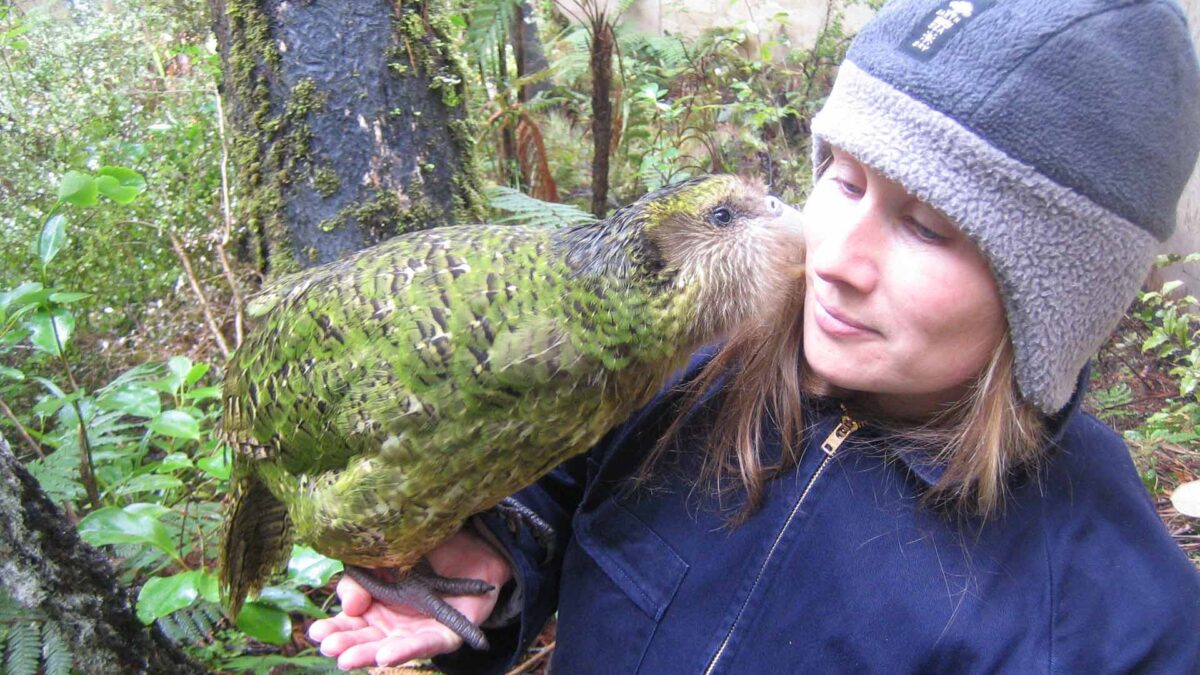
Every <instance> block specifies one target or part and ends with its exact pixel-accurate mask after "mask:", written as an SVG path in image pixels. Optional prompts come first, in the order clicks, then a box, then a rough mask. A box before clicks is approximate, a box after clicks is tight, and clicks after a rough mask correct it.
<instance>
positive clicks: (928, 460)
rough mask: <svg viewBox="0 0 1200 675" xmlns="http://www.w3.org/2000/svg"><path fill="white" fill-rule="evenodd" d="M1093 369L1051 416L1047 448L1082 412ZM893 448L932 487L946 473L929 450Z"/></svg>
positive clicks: (1089, 366) (1085, 372)
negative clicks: (1063, 405) (1068, 399)
mask: <svg viewBox="0 0 1200 675" xmlns="http://www.w3.org/2000/svg"><path fill="white" fill-rule="evenodd" d="M1091 370H1092V364H1091V362H1090V361H1089V362H1088V363H1087V364H1086V365H1084V367H1083V370H1081V371H1080V372H1079V377H1078V378H1076V380H1075V393H1073V394H1071V400H1070V401H1068V402H1067V405H1066V407H1064V408H1063V409H1062V410H1060V411H1059V412H1058V414H1056V415H1054V416H1053V417H1051V418H1050V421H1049V424H1048V425H1047V430H1048V431H1049V432H1050V433H1049V438H1048V439H1047V441H1046V447H1047V448H1052V447H1054V446H1056V445H1058V443H1059V441H1060V440H1062V437H1063V435H1064V434H1066V431H1067V427H1068V426H1069V424H1070V422H1071V420H1072V419H1074V418H1075V416H1076V415H1079V414H1081V413H1080V412H1079V411H1080V407H1081V406H1082V405H1083V394H1084V392H1086V391H1087V384H1088V380H1089V378H1090V376H1091ZM893 448H894V449H898V450H900V451H899V452H896V453H895V454H896V457H897V459H899V461H900V462H901V463H903V464H904V465H905V466H906V467H908V470H909V471H910V472H912V474H913V475H914V476H916V477H917V478H918V479H920V480H921V482H923V483H925V484H926V485H928V486H930V487H932V486H933V485H935V484H937V482H938V481H939V480H941V479H942V475H943V474H944V473H946V465H945V464H944V463H942V462H937V461H935V460H934V459H933V458H932V457H930V455H929V453H927V452H922V451H920V450H917V449H916V448H912V449H911V451H909V448H904V447H903V446H901V447H900V448H895V446H893Z"/></svg>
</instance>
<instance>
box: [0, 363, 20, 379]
mask: <svg viewBox="0 0 1200 675" xmlns="http://www.w3.org/2000/svg"><path fill="white" fill-rule="evenodd" d="M0 375H3V376H5V377H7V378H9V379H10V380H17V381H18V382H20V381H22V380H24V379H25V373H22V372H21V371H19V370H17V369H16V368H9V367H8V366H0Z"/></svg>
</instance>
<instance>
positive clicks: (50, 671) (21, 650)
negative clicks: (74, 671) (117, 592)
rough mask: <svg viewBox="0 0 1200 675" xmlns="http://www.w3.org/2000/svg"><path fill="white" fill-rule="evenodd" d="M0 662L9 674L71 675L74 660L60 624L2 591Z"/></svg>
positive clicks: (0, 595) (0, 605)
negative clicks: (26, 607) (47, 618)
mask: <svg viewBox="0 0 1200 675" xmlns="http://www.w3.org/2000/svg"><path fill="white" fill-rule="evenodd" d="M0 663H3V664H4V672H5V673H6V675H35V674H37V673H43V674H44V675H69V674H70V672H71V666H72V659H71V652H70V649H69V646H68V644H67V639H66V636H65V635H63V633H62V630H61V629H60V628H59V627H58V624H56V623H54V622H53V621H47V620H46V617H45V616H42V615H41V614H39V613H37V612H33V611H31V610H28V609H25V608H23V607H21V606H19V605H17V604H16V603H14V602H13V601H12V600H11V599H10V598H8V597H7V596H5V595H4V594H3V593H0Z"/></svg>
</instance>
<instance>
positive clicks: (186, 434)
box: [150, 410, 200, 440]
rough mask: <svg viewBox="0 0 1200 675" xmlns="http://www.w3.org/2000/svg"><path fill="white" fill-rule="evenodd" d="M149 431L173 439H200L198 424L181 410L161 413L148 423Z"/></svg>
mask: <svg viewBox="0 0 1200 675" xmlns="http://www.w3.org/2000/svg"><path fill="white" fill-rule="evenodd" d="M150 430H151V431H153V432H155V433H158V434H162V435H164V436H173V437H175V438H187V439H193V440H194V439H197V438H199V437H200V423H199V422H198V421H196V418H195V417H192V416H191V415H189V414H187V413H186V412H184V411H182V410H168V411H166V412H164V413H162V414H161V415H159V416H158V417H156V418H154V421H153V422H151V423H150Z"/></svg>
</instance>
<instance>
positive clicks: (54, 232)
mask: <svg viewBox="0 0 1200 675" xmlns="http://www.w3.org/2000/svg"><path fill="white" fill-rule="evenodd" d="M145 187H146V185H145V182H144V180H142V178H141V175H140V174H138V173H137V172H135V171H132V170H130V169H126V168H123V167H103V168H101V169H100V170H97V171H96V172H94V173H92V172H84V171H72V172H69V173H67V174H66V175H64V176H63V178H62V180H61V181H60V182H59V186H58V189H57V192H56V193H55V194H56V195H57V200H56V201H55V202H54V204H53V205H52V206H51V208H50V209H48V211H47V216H46V217H45V218H43V224H42V228H41V230H40V232H39V233H38V234H37V235H36V237H35V240H34V241H33V242H32V246H31V247H30V248H29V249H26V250H32V252H33V254H34V256H35V257H36V261H37V263H38V265H37V275H38V279H39V280H38V281H28V280H27V281H23V282H21V283H19V284H17V285H16V286H15V287H12V288H8V289H4V290H2V291H0V356H3V357H5V361H6V362H10V363H14V364H15V363H18V361H17V360H15V359H10V358H8V357H10V356H12V355H14V354H19V353H22V352H25V353H26V354H32V355H33V356H28V357H27V358H25V359H24V360H23V361H22V362H21V363H20V365H13V366H8V365H6V366H4V368H3V370H0V377H2V378H3V379H2V380H0V382H2V384H0V393H6V394H7V393H16V394H17V395H16V396H15V397H14V398H15V399H18V400H21V399H29V398H30V397H31V396H32V400H33V401H34V404H33V405H32V407H31V408H30V410H29V411H28V416H26V417H25V419H24V420H23V421H22V420H20V419H18V420H17V423H18V424H20V425H21V429H20V430H21V431H22V432H23V434H24V436H25V437H27V438H29V439H30V440H31V441H32V443H33V444H34V445H35V446H36V447H32V448H30V447H26V448H25V449H24V451H25V454H26V455H27V457H26V459H27V460H28V461H27V467H28V468H29V470H30V472H31V473H32V474H33V475H34V476H35V477H36V478H37V479H38V480H39V482H40V483H41V485H42V487H43V489H44V490H45V491H46V492H47V494H48V495H49V496H50V497H51V498H52V499H54V500H55V501H58V502H67V503H69V504H73V505H74V507H75V508H76V509H77V510H78V511H81V512H84V513H85V514H86V515H84V516H83V517H82V518H81V519H80V521H79V526H78V529H79V534H80V536H81V538H82V539H83V540H84V541H86V542H88V543H90V544H92V545H94V546H103V547H107V546H111V547H113V551H114V554H115V558H116V560H117V564H118V570H119V572H120V574H121V576H122V578H124V579H126V580H127V581H128V582H129V583H130V584H131V586H133V587H134V588H138V589H139V590H138V591H137V594H136V595H137V602H136V611H137V616H138V618H139V619H141V620H142V622H143V623H146V624H150V623H154V622H158V623H159V624H160V626H162V629H163V630H164V631H165V632H166V633H167V634H168V635H172V636H177V638H178V639H179V640H180V642H181V643H182V644H183V645H184V647H185V648H187V649H191V650H192V651H193V652H194V653H195V654H196V655H197V656H199V657H201V658H205V659H207V660H208V661H209V662H210V663H213V664H215V665H220V664H221V663H223V662H224V661H225V660H226V659H228V658H230V655H231V654H232V655H237V654H240V653H241V652H242V651H243V650H244V649H245V648H246V646H247V645H249V644H251V643H253V642H254V641H258V642H263V643H269V644H273V645H286V644H289V643H291V641H292V632H293V624H292V620H291V614H292V613H296V614H299V615H303V616H309V617H323V616H324V612H322V611H321V610H320V609H319V608H318V607H317V606H316V605H315V604H314V603H313V602H312V601H311V600H309V599H308V597H307V596H306V595H305V594H304V592H303V591H302V590H301V586H302V585H315V586H317V587H322V586H324V585H326V584H327V583H328V582H329V578H330V576H331V575H332V574H334V573H335V572H337V571H339V570H340V569H341V566H340V564H339V563H336V562H335V561H330V560H328V559H325V558H323V557H321V556H319V555H318V554H316V553H315V552H313V551H311V550H308V549H302V550H297V552H296V560H295V561H294V564H293V567H292V570H293V571H292V572H291V574H290V575H289V577H288V579H287V580H286V581H285V582H283V583H282V584H280V585H277V586H271V587H268V588H267V589H265V590H264V592H263V594H262V596H261V597H260V598H259V599H258V600H257V601H255V602H251V603H248V604H247V606H246V608H245V610H243V612H242V613H241V614H240V615H239V616H238V617H237V619H236V621H235V622H234V624H233V627H229V625H228V622H227V621H226V620H224V619H223V617H222V615H221V612H220V609H219V606H218V604H217V603H218V602H219V601H220V597H219V593H218V584H217V579H216V576H215V574H214V573H213V571H212V568H213V566H214V564H215V562H214V560H215V554H216V540H217V535H218V532H219V530H220V525H221V507H220V500H221V498H222V497H223V495H224V494H225V493H226V492H227V491H228V481H229V460H228V451H227V450H226V449H225V448H224V447H223V446H222V445H221V443H220V439H219V434H218V433H217V422H218V420H219V418H220V406H219V397H220V387H219V385H218V383H217V381H216V380H215V379H213V378H212V374H211V367H210V365H209V364H208V363H195V362H193V361H192V360H191V359H190V358H188V357H186V356H181V355H176V356H171V357H169V358H167V359H165V361H151V362H148V363H143V364H141V365H137V366H134V367H133V368H130V369H128V370H126V371H125V372H123V373H120V374H119V375H117V376H116V377H114V378H112V379H111V380H109V381H108V382H105V383H103V384H101V385H99V386H96V387H94V388H91V389H89V388H87V387H85V386H83V385H81V384H80V383H79V381H78V379H77V378H76V377H75V375H74V373H75V372H76V370H77V368H78V362H79V361H80V360H82V359H83V358H86V357H85V356H84V355H81V354H80V353H79V352H78V351H77V350H76V349H75V348H74V342H73V341H72V337H73V334H74V327H75V316H76V312H77V311H78V308H79V305H78V304H77V303H79V301H81V300H83V299H85V298H86V297H88V294H84V293H79V292H77V291H74V290H72V289H70V288H69V287H65V286H63V285H61V284H60V276H59V274H60V272H59V265H60V263H61V262H62V257H61V256H60V255H59V253H60V252H61V251H63V250H65V246H66V243H67V242H68V241H69V238H70V236H71V235H73V234H74V232H73V230H71V231H69V230H68V228H67V225H66V223H67V222H69V221H70V220H72V219H73V218H74V217H76V216H77V215H78V212H79V211H80V210H84V209H93V210H94V209H97V208H100V209H103V208H116V206H114V205H123V204H128V203H130V202H131V201H133V200H135V199H136V198H137V197H138V196H139V195H140V194H141V193H142V192H143V190H145ZM30 368H36V369H37V370H38V371H43V372H47V376H42V375H37V374H35V373H34V372H33V371H29V369H30ZM27 371H29V372H27ZM22 388H33V390H34V393H33V394H32V395H26V394H23V393H22ZM18 449H20V446H18ZM3 609H4V608H3V607H0V610H3ZM14 611H15V610H14ZM0 613H2V611H0ZM2 619H3V617H2V616H0V626H4V625H5V624H4V623H3V621H2ZM0 644H2V645H3V647H4V655H3V662H4V664H5V670H6V672H15V673H25V672H29V673H36V672H69V669H70V655H69V652H68V650H67V647H66V642H65V641H63V640H62V636H61V634H60V633H59V628H58V626H57V624H55V623H54V622H53V621H48V620H47V621H22V622H17V623H13V624H11V625H10V626H8V628H7V629H6V630H3V629H0ZM280 658H284V657H282V656H281V657H280ZM284 660H285V661H286V660H287V659H284Z"/></svg>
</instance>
